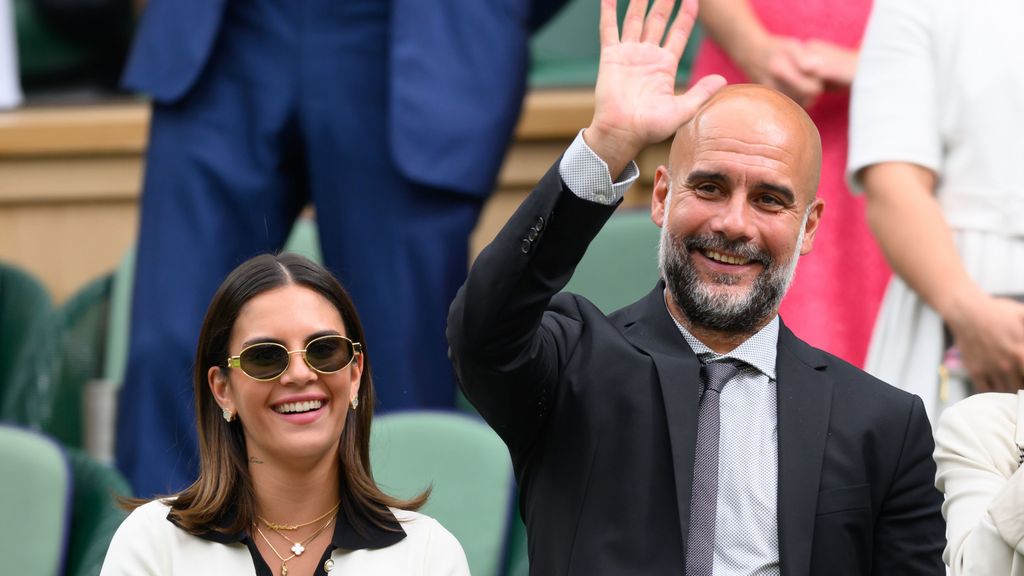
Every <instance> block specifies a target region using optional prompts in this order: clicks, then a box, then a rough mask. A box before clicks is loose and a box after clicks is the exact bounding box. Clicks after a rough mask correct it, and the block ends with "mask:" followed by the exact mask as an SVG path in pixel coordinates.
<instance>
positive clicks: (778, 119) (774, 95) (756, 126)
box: [671, 84, 821, 195]
mask: <svg viewBox="0 0 1024 576" xmlns="http://www.w3.org/2000/svg"><path fill="white" fill-rule="evenodd" d="M723 93H724V94H723ZM697 157H699V158H700V159H701V160H703V161H707V160H713V159H715V158H717V159H721V160H731V161H733V162H738V163H739V164H740V165H749V166H750V167H752V168H755V169H762V168H763V169H766V170H778V171H780V172H787V173H789V174H790V175H791V176H792V177H793V178H794V179H795V180H797V181H798V182H794V184H796V185H797V187H798V188H806V189H808V191H809V192H810V193H811V194H812V195H813V194H814V191H815V190H816V189H817V185H818V178H819V174H820V170H821V140H820V137H819V135H818V131H817V128H816V127H815V126H814V123H813V122H812V121H811V120H810V118H809V117H808V116H807V114H806V112H804V110H803V109H802V108H800V107H799V106H798V105H797V104H796V103H795V102H793V101H792V100H790V99H789V98H788V97H786V96H784V95H783V94H781V93H779V92H777V91H775V90H772V89H770V88H765V87H763V86H758V85H750V84H745V85H737V86H728V87H726V88H724V89H723V90H722V91H721V92H719V93H718V94H716V95H715V96H714V97H713V98H712V99H711V100H710V101H709V102H708V103H706V104H705V105H704V106H703V107H702V108H701V109H700V111H698V113H697V114H696V115H695V116H694V118H693V119H692V120H691V121H690V122H689V123H687V124H686V125H684V126H683V127H682V128H681V129H680V130H679V132H678V133H677V134H676V137H675V139H674V140H673V142H672V151H671V163H673V164H675V165H676V168H681V169H682V170H684V171H687V170H689V169H690V166H689V164H691V163H692V162H693V161H694V160H697ZM680 164H683V165H680ZM801 184H802V185H801Z"/></svg>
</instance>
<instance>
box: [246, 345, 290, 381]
mask: <svg viewBox="0 0 1024 576" xmlns="http://www.w3.org/2000/svg"><path fill="white" fill-rule="evenodd" d="M240 360H241V364H242V370H243V371H244V372H245V373H246V374H248V375H249V376H251V377H253V378H256V379H259V380H267V379H271V378H274V377H276V376H278V375H280V374H281V373H282V372H284V371H285V370H286V369H287V368H288V351H287V350H285V349H284V348H282V347H281V346H278V345H276V344H257V345H255V346H252V347H249V348H247V349H246V350H245V352H242V356H241V358H240Z"/></svg>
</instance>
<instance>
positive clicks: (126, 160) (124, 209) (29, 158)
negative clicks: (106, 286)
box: [0, 90, 666, 301]
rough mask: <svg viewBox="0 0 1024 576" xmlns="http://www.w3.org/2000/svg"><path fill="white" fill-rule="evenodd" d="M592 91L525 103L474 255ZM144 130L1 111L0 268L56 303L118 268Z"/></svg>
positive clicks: (588, 108) (129, 111) (70, 113)
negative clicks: (39, 287) (16, 272)
mask: <svg viewBox="0 0 1024 576" xmlns="http://www.w3.org/2000/svg"><path fill="white" fill-rule="evenodd" d="M592 112H593V94H592V93H591V92H590V91H589V90H542V91H534V92H532V93H531V94H529V95H528V96H527V99H526V102H525V103H524V109H523V115H522V118H521V120H520V123H519V125H518V127H517V129H516V137H515V141H514V142H513V144H512V146H511V147H510V149H509V153H508V155H507V157H506V159H505V163H504V165H503V166H502V169H501V173H500V176H499V178H498V185H497V189H496V190H495V194H494V195H493V196H492V197H491V198H490V200H489V201H488V204H487V206H486V208H485V209H484V212H483V215H482V216H481V219H480V222H479V224H478V226H477V228H476V230H475V231H474V233H473V236H472V240H471V245H472V253H473V254H474V255H475V254H476V253H477V252H478V251H479V250H480V248H482V247H483V246H484V245H485V244H486V243H487V242H489V241H490V239H491V238H493V237H494V235H495V234H496V233H497V231H498V229H499V228H500V226H501V225H502V224H503V223H504V222H505V220H507V219H508V216H509V215H510V214H511V213H512V211H513V210H515V208H516V207H517V206H518V205H519V203H520V202H521V201H522V199H523V198H524V197H525V196H526V194H527V193H528V192H529V190H530V189H531V188H532V187H533V185H534V183H535V182H536V181H537V180H538V179H539V178H540V177H541V176H542V175H543V174H544V172H545V171H546V170H547V169H548V167H549V166H550V165H551V163H552V162H553V161H554V160H555V159H556V158H558V156H559V155H560V154H561V153H562V151H563V150H564V149H565V147H566V146H568V144H569V142H571V141H572V139H573V138H574V137H575V135H576V133H577V132H578V131H579V130H580V129H581V128H583V127H585V126H586V125H587V124H588V123H589V122H590V116H591V114H592ZM148 124H149V110H148V107H147V105H146V104H145V103H144V102H142V101H138V100H130V101H121V102H118V103H104V104H94V105H81V106H46V107H43V106H40V107H26V108H22V109H19V110H15V111H10V112H0V261H7V262H12V263H15V264H17V265H20V266H22V267H24V268H26V269H28V270H29V271H30V272H32V273H34V274H35V275H36V276H38V277H39V278H40V279H41V280H42V281H43V282H44V284H46V286H47V287H48V288H49V289H50V291H51V293H52V294H53V296H54V298H55V299H56V300H57V301H61V300H63V299H65V298H67V297H68V296H69V295H70V294H72V293H74V291H75V290H77V289H78V288H79V287H81V286H82V285H84V284H85V283H86V282H88V281H89V280H91V279H93V278H95V277H97V276H99V275H101V274H103V273H105V272H108V271H109V270H111V269H113V268H114V266H115V265H116V264H117V262H118V261H119V259H120V258H121V256H122V254H124V252H125V250H126V249H127V248H128V247H129V246H131V244H132V243H133V242H134V239H135V231H136V230H135V229H136V226H137V212H138V210H137V204H138V197H139V190H140V187H141V182H142V173H143V157H144V153H145V146H146V135H147V129H148ZM665 155H666V148H665V146H664V145H662V146H659V147H655V148H653V149H651V150H648V151H646V152H645V153H644V155H643V156H642V157H641V158H640V159H639V163H640V168H641V177H642V179H643V180H642V182H641V183H640V185H638V186H635V187H634V190H633V192H632V193H631V195H630V197H629V198H627V203H628V204H632V205H646V204H647V202H648V200H647V198H648V196H647V195H648V191H649V189H650V188H649V187H650V178H651V177H652V176H653V174H654V167H655V166H656V165H657V164H658V163H659V162H662V161H663V160H662V159H663V158H664V157H665Z"/></svg>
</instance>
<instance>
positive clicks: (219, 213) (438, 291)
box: [117, 0, 564, 496]
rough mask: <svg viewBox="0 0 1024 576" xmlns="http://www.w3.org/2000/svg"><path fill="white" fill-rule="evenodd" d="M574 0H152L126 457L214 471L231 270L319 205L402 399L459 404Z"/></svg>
mask: <svg viewBox="0 0 1024 576" xmlns="http://www.w3.org/2000/svg"><path fill="white" fill-rule="evenodd" d="M563 1H564V0H532V1H531V0H512V1H505V2H498V3H495V2H462V1H458V0H354V1H346V2H334V1H328V0H308V1H303V2H285V1H282V0H254V1H239V0H214V1H211V0H150V1H149V2H148V4H147V5H146V8H145V11H144V13H143V15H142V20H141V22H140V24H139V29H138V33H137V36H136V42H135V46H134V50H133V53H132V55H131V57H130V59H129V63H128V65H127V68H126V73H125V76H124V83H125V86H126V87H127V88H130V89H133V90H138V91H142V92H146V93H148V94H150V95H151V96H152V98H153V114H152V122H151V127H150V134H149V148H148V151H147V156H146V174H145V182H144V187H143V188H144V190H143V194H142V198H141V204H140V208H141V219H140V224H139V236H138V237H139V240H138V268H137V272H136V284H135V291H134V296H133V301H132V306H133V307H132V313H131V317H132V328H131V339H130V342H131V350H130V353H129V360H128V368H127V372H126V376H125V386H124V390H123V392H122V394H121V398H120V408H119V419H118V424H117V426H118V434H117V461H118V465H119V467H120V468H121V469H122V470H123V471H124V472H125V474H126V475H127V477H128V478H129V479H130V481H131V483H132V485H133V488H134V489H135V491H136V493H137V494H138V495H139V496H150V495H152V494H155V493H164V492H168V491H174V490H178V489H180V488H181V487H183V486H184V485H185V484H186V483H187V482H189V481H190V479H191V478H194V477H195V466H196V460H195V453H196V447H195V446H196V440H195V431H194V427H193V425H192V416H191V414H192V413H191V409H190V407H189V403H190V399H189V394H188V387H187V386H186V382H187V381H188V378H187V373H186V371H185V370H184V367H186V366H187V365H188V358H189V356H190V351H191V347H192V343H193V342H194V341H195V337H196V334H197V333H198V329H199V323H200V320H201V318H202V311H203V309H204V306H205V303H206V302H207V301H208V300H209V297H210V296H211V295H212V293H213V291H214V288H215V287H216V285H217V281H218V279H219V278H222V277H223V276H224V275H225V274H226V273H227V272H228V271H230V270H231V269H232V268H234V267H235V266H236V265H237V264H238V263H239V262H241V261H243V260H244V259H246V258H247V257H249V256H252V255H253V254H255V253H258V252H264V251H275V250H278V249H280V248H281V246H282V244H283V243H284V241H285V239H286V237H287V235H288V233H289V231H290V229H291V227H292V223H293V222H294V220H295V218H296V216H297V215H298V214H299V211H300V210H301V209H302V208H303V207H304V206H305V205H306V204H307V203H310V202H312V203H313V204H314V205H315V206H316V209H317V222H318V225H319V236H320V239H321V245H322V251H323V258H324V261H325V263H326V265H327V266H328V268H329V269H330V270H332V271H333V272H334V273H335V274H337V275H338V276H339V277H341V278H343V279H344V281H345V283H346V285H347V286H348V288H349V290H350V291H351V294H352V297H353V299H354V300H355V302H356V304H357V305H358V306H359V308H360V310H362V313H363V317H364V318H365V319H366V326H367V333H368V334H369V337H370V338H371V339H373V341H374V342H375V343H376V354H377V366H378V373H377V382H378V385H379V388H378V389H379V397H380V403H381V408H382V409H385V410H390V409H396V408H412V407H421V408H425V407H447V406H453V405H454V399H455V386H454V377H453V375H452V371H451V365H450V363H449V361H448V358H447V345H446V343H445V340H444V322H445V317H446V310H447V307H448V304H449V302H450V301H451V299H452V297H453V296H454V294H455V291H456V289H457V288H458V286H459V284H460V283H461V282H462V280H463V279H464V278H465V274H466V266H467V260H468V241H469V234H470V231H471V230H472V229H473V227H474V225H475V224H476V221H477V217H478V215H479V212H480V209H481V206H482V204H483V202H484V200H485V198H486V195H487V194H488V193H489V192H490V191H491V189H492V187H493V184H494V181H495V177H496V174H497V171H498V168H499V166H500V164H501V161H502V158H503V155H504V152H505V148H506V146H507V144H508V141H509V138H510V136H511V134H512V130H513V127H514V125H515V122H516V119H517V116H518V113H519V110H520V105H521V101H522V96H523V93H524V90H525V76H526V69H527V39H528V35H529V33H530V31H532V30H534V29H536V28H537V27H538V26H539V25H540V24H541V23H542V22H544V21H545V20H547V19H548V17H550V16H551V15H552V14H553V13H554V12H555V11H556V10H557V8H559V7H560V5H561V4H562V3H563Z"/></svg>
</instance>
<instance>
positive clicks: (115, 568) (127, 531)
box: [100, 503, 172, 576]
mask: <svg viewBox="0 0 1024 576" xmlns="http://www.w3.org/2000/svg"><path fill="white" fill-rule="evenodd" d="M161 512H162V516H160V513H161ZM155 521H158V522H162V523H163V524H166V525H167V526H172V525H171V524H170V523H169V522H168V521H167V519H166V507H165V506H159V507H156V508H155V509H154V507H153V503H150V504H146V505H144V506H140V507H138V508H136V509H135V510H133V511H132V513H131V514H129V515H128V517H127V518H125V520H124V522H122V523H121V526H120V527H118V529H117V532H115V533H114V538H113V539H112V540H111V541H110V548H108V549H107V556H106V558H104V560H103V568H102V569H100V576H163V575H165V574H169V573H170V557H169V555H170V549H169V548H170V546H169V543H168V542H166V541H165V539H164V538H162V537H161V532H162V531H161V530H160V529H159V528H165V529H166V527H165V526H163V525H156V524H154V522H155Z"/></svg>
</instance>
